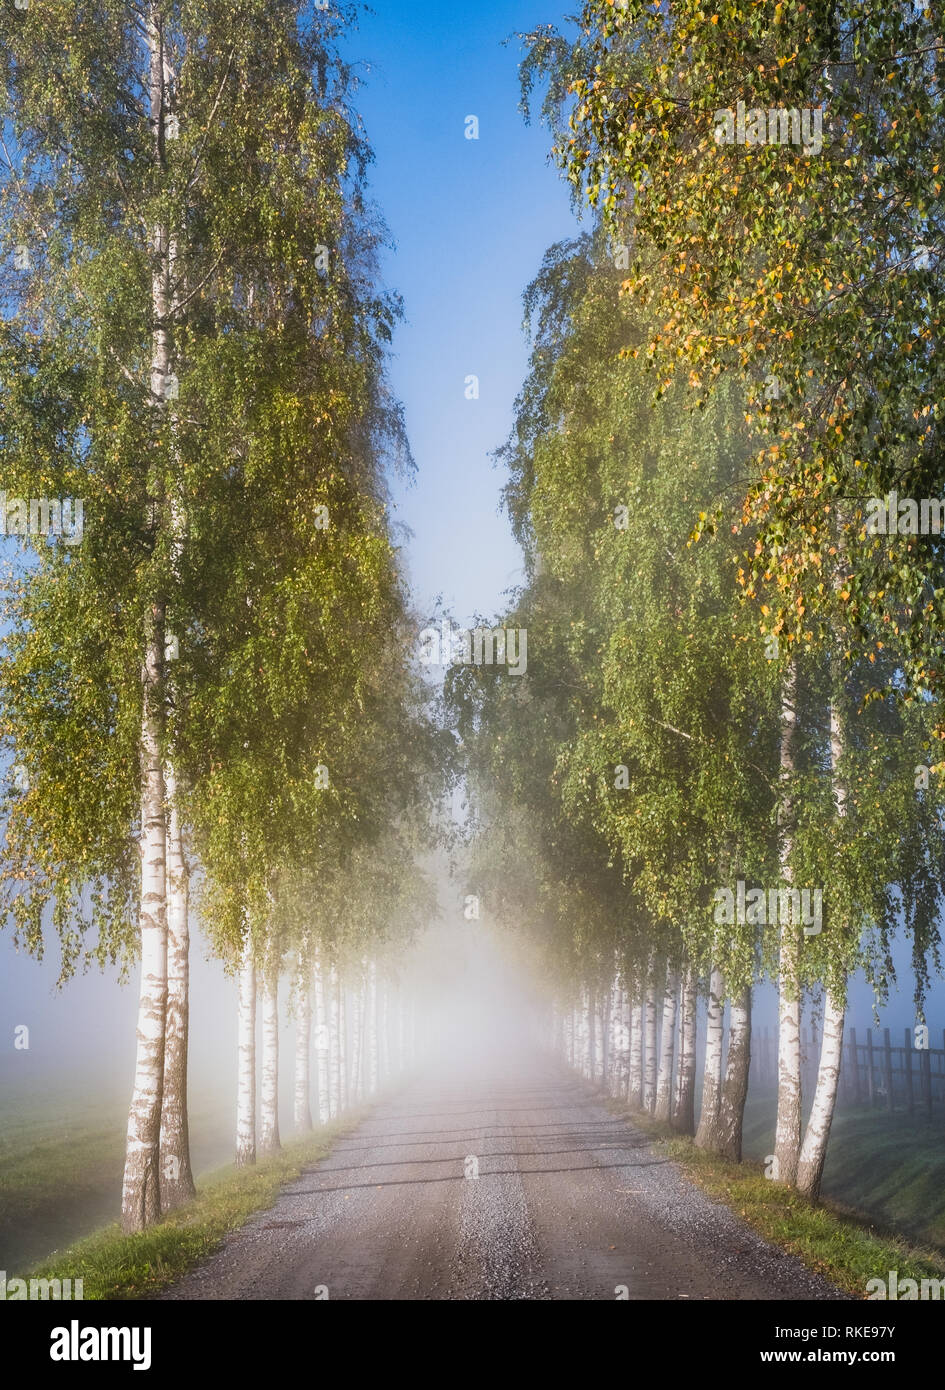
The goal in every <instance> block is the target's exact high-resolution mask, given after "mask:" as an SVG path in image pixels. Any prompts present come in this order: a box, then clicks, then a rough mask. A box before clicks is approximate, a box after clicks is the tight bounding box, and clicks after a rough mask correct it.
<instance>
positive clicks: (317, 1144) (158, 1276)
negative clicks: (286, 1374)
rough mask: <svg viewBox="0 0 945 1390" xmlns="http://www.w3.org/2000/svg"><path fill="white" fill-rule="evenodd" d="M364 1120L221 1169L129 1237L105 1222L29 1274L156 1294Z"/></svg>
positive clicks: (113, 1291) (347, 1120) (86, 1290)
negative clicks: (249, 1164)
mask: <svg viewBox="0 0 945 1390" xmlns="http://www.w3.org/2000/svg"><path fill="white" fill-rule="evenodd" d="M361 1118H362V1116H361V1113H359V1112H357V1111H352V1112H351V1113H350V1114H347V1115H345V1117H344V1120H343V1121H338V1122H336V1123H335V1124H331V1125H324V1126H322V1127H320V1128H319V1129H317V1130H316V1131H315V1133H314V1134H313V1135H311V1136H308V1137H306V1138H304V1139H298V1140H293V1141H291V1142H289V1143H287V1144H286V1145H285V1147H284V1148H283V1149H282V1151H281V1153H278V1154H276V1155H274V1156H273V1157H271V1158H266V1159H262V1160H261V1161H260V1162H259V1163H257V1164H256V1166H255V1167H254V1168H236V1167H234V1166H233V1165H232V1164H231V1165H228V1166H227V1167H225V1168H220V1169H217V1170H216V1172H213V1173H210V1174H208V1175H207V1176H206V1177H205V1178H204V1179H203V1180H202V1181H201V1183H200V1186H199V1189H198V1192H197V1196H196V1198H195V1199H194V1201H192V1202H190V1203H189V1204H188V1205H187V1206H186V1207H181V1208H180V1210H178V1211H175V1212H171V1213H170V1214H169V1215H167V1216H165V1217H163V1218H162V1219H161V1220H160V1221H159V1222H158V1223H157V1224H156V1225H154V1226H152V1227H150V1228H149V1229H148V1230H147V1231H141V1232H139V1233H138V1234H136V1235H131V1236H125V1235H122V1233H121V1229H120V1227H119V1226H118V1225H117V1224H115V1225H111V1226H106V1227H104V1228H103V1229H102V1230H100V1231H96V1232H95V1234H94V1235H91V1236H87V1237H86V1238H85V1239H84V1240H80V1241H77V1242H76V1243H75V1244H74V1245H70V1246H67V1247H66V1248H65V1249H64V1250H60V1251H57V1252H54V1253H53V1254H52V1255H50V1256H49V1257H48V1259H45V1260H43V1261H42V1263H41V1264H39V1265H37V1266H36V1267H35V1268H34V1269H32V1270H31V1271H30V1275H31V1276H32V1277H33V1278H46V1279H54V1278H55V1279H81V1280H82V1281H83V1294H84V1297H85V1298H86V1299H134V1298H151V1297H153V1296H154V1295H155V1294H156V1293H159V1292H160V1291H161V1290H162V1289H165V1288H167V1287H168V1285H169V1284H173V1283H174V1282H175V1281H176V1280H178V1279H180V1278H181V1276H182V1275H184V1274H186V1273H187V1272H188V1270H191V1269H193V1268H194V1267H195V1266H196V1265H198V1264H200V1263H202V1261H204V1260H205V1259H206V1258H207V1257H208V1256H209V1255H211V1254H213V1252H214V1250H216V1249H217V1247H218V1246H219V1245H220V1242H221V1241H222V1240H223V1237H224V1236H225V1235H226V1234H227V1232H228V1231H232V1230H235V1229H236V1228H237V1227H238V1226H242V1225H243V1223H244V1222H245V1221H247V1220H248V1219H249V1217H251V1216H252V1215H253V1214H254V1213H255V1212H258V1211H264V1210H265V1209H266V1208H268V1207H271V1206H272V1205H273V1203H274V1201H275V1199H276V1197H277V1196H278V1195H279V1192H280V1190H281V1188H282V1187H283V1185H284V1184H285V1183H287V1182H291V1181H292V1180H293V1179H294V1178H297V1177H299V1176H301V1174H302V1172H303V1170H304V1169H305V1168H307V1167H308V1166H309V1165H310V1164H312V1163H315V1162H317V1161H318V1160H319V1159H321V1158H324V1157H325V1156H326V1154H328V1152H329V1151H330V1149H331V1146H332V1144H333V1143H334V1141H335V1140H336V1139H337V1138H339V1136H340V1135H342V1134H346V1133H348V1132H349V1131H350V1130H351V1129H353V1128H354V1127H355V1126H356V1125H357V1124H358V1122H359V1120H360V1119H361Z"/></svg>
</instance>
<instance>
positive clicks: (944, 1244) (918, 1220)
mask: <svg viewBox="0 0 945 1390" xmlns="http://www.w3.org/2000/svg"><path fill="white" fill-rule="evenodd" d="M775 1105H776V1100H775V1097H774V1094H773V1093H771V1094H770V1095H769V1096H767V1097H765V1096H763V1095H762V1096H759V1097H757V1098H755V1097H750V1098H749V1103H748V1105H747V1107H746V1110H745V1141H744V1151H745V1155H746V1157H749V1158H756V1159H761V1158H763V1157H764V1155H765V1154H769V1153H771V1152H772V1148H773V1144H774V1120H773V1116H774V1112H775ZM823 1195H824V1197H825V1198H826V1200H827V1201H828V1202H830V1203H832V1204H833V1205H835V1206H837V1207H840V1208H842V1209H843V1210H844V1211H854V1212H857V1213H859V1214H861V1215H865V1216H868V1217H869V1218H870V1219H871V1220H872V1221H873V1223H874V1225H876V1226H877V1227H879V1228H882V1229H883V1230H885V1231H889V1232H893V1233H895V1234H896V1235H902V1236H907V1237H908V1238H909V1239H910V1240H913V1241H916V1242H918V1243H919V1244H920V1245H931V1246H933V1247H935V1248H937V1249H938V1250H939V1251H941V1252H943V1253H945V1133H943V1126H942V1119H941V1116H940V1115H939V1114H936V1116H935V1120H934V1121H933V1123H932V1124H931V1125H929V1124H927V1123H926V1121H925V1120H922V1119H917V1118H913V1119H910V1118H909V1116H908V1115H907V1114H906V1113H904V1112H902V1113H899V1112H895V1113H893V1114H891V1115H890V1114H888V1113H887V1112H886V1111H884V1110H879V1109H877V1110H869V1109H865V1108H863V1109H856V1110H841V1111H839V1113H838V1114H837V1115H836V1117H835V1119H834V1122H833V1127H832V1129H831V1131H830V1145H829V1148H828V1150H827V1162H826V1165H825V1168H824V1181H823Z"/></svg>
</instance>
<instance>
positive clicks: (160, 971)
mask: <svg viewBox="0 0 945 1390" xmlns="http://www.w3.org/2000/svg"><path fill="white" fill-rule="evenodd" d="M145 32H146V37H147V46H148V76H147V84H148V103H149V107H150V112H151V115H152V118H153V121H154V129H155V145H156V150H158V151H159V150H160V146H161V142H162V129H161V126H162V121H163V100H164V54H163V46H162V43H161V38H160V26H159V23H158V8H157V5H156V3H154V0H152V3H150V4H149V5H148V9H147V12H146V15H145ZM151 252H152V262H151V263H152V267H153V269H152V275H151V301H152V309H153V313H154V321H155V323H156V324H158V327H157V328H156V329H155V330H154V331H153V333H152V340H151V383H152V390H153V389H154V387H155V385H157V387H158V399H159V401H160V402H161V403H162V404H163V400H164V389H165V388H164V382H165V373H166V371H167V363H168V337H167V330H166V327H165V326H164V325H165V323H166V318H167V310H168V304H169V300H168V286H169V268H168V261H167V256H168V237H167V232H166V229H165V228H164V227H163V226H158V227H155V228H154V229H153V230H152V245H151ZM148 481H149V484H150V483H151V479H150V478H149V480H148ZM157 486H158V484H157V480H155V481H154V487H155V490H156V489H157ZM156 500H159V499H157V498H156ZM164 624H165V601H164V599H163V598H161V599H156V600H155V601H154V602H153V603H152V604H151V606H150V608H149V611H148V615H147V619H146V624H145V631H144V641H143V656H142V665H141V695H142V699H141V740H140V744H139V762H140V774H141V789H140V815H141V838H140V850H141V898H140V904H139V909H138V930H139V936H140V948H141V985H140V990H139V995H138V1025H137V1046H136V1055H135V1078H134V1086H133V1090H132V1095H131V1106H130V1108H129V1112H128V1133H127V1141H126V1146H125V1171H124V1178H123V1182H122V1199H121V1226H122V1230H123V1231H124V1232H125V1233H126V1234H130V1233H132V1232H134V1231H141V1230H143V1229H144V1228H145V1227H146V1226H148V1225H150V1224H151V1223H152V1222H154V1221H156V1220H157V1218H158V1217H159V1216H160V1214H161V1193H160V1185H161V1176H160V1147H161V1105H162V1099H163V1089H164V1032H165V1026H166V1017H167V896H166V895H167V883H166V875H167V859H166V856H167V846H166V835H167V831H166V825H165V815H164V769H163V767H162V764H161V744H162V740H163V733H164V711H163V709H162V707H161V697H160V694H159V692H160V689H161V685H162V682H163V677H164Z"/></svg>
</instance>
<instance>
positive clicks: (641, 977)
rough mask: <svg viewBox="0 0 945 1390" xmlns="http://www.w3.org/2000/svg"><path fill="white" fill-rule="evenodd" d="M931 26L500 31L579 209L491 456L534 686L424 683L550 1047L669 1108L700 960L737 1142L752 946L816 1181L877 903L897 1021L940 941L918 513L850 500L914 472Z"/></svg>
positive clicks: (938, 817) (781, 1113) (612, 9)
mask: <svg viewBox="0 0 945 1390" xmlns="http://www.w3.org/2000/svg"><path fill="white" fill-rule="evenodd" d="M942 54H943V35H942V33H941V31H940V24H939V21H938V20H936V19H935V18H934V17H933V16H932V15H931V14H930V12H927V11H923V10H921V9H919V8H918V7H914V6H911V5H910V6H898V5H897V6H892V7H887V9H886V10H885V11H884V12H883V13H881V14H870V15H868V16H866V15H864V14H863V12H862V9H861V7H859V6H853V5H850V6H847V5H845V4H833V3H831V4H823V5H817V6H814V7H810V6H807V7H803V8H798V7H793V8H792V7H787V6H782V5H780V4H778V5H774V4H764V5H750V6H748V5H742V4H739V3H737V0H733V3H731V4H725V5H721V6H719V7H718V10H717V12H714V13H712V14H710V15H707V14H706V13H705V12H703V10H702V9H701V8H700V6H698V5H696V4H690V3H686V2H685V0H684V2H683V3H680V4H676V3H670V4H668V5H663V6H659V7H657V8H656V9H654V8H653V7H652V6H645V5H643V4H642V3H640V4H638V3H635V0H626V2H625V3H621V4H619V5H609V4H606V3H596V0H591V3H588V4H586V5H585V6H584V9H583V12H582V17H581V26H580V33H579V35H578V37H577V38H576V39H574V38H571V37H565V36H562V35H560V34H558V33H557V32H555V31H554V30H551V29H545V30H541V31H539V32H538V33H536V34H533V35H531V36H529V53H528V57H527V58H526V61H525V64H524V68H523V88H524V94H525V101H526V110H527V107H528V102H529V99H530V96H531V93H532V91H533V88H534V85H535V84H536V83H539V82H544V83H545V84H546V97H545V101H544V106H543V112H544V115H545V117H546V118H547V120H548V121H549V123H550V126H551V129H552V133H553V138H554V152H555V155H556V157H557V159H558V161H559V162H560V164H561V166H562V167H563V169H564V170H565V172H566V174H567V176H568V178H569V179H570V180H571V182H572V185H573V187H574V192H575V198H576V200H577V201H578V202H579V203H580V202H584V201H587V202H589V203H590V204H591V205H592V206H593V207H594V208H596V209H597V212H596V214H595V219H594V221H595V226H594V230H593V232H591V233H588V234H586V235H584V236H583V237H581V238H579V239H577V240H575V241H573V242H570V243H567V244H565V245H559V246H556V247H554V248H552V250H551V251H549V253H548V255H547V256H546V258H545V261H544V264H543V266H542V269H541V272H540V274H539V275H538V277H537V279H536V280H535V282H534V283H533V285H532V286H531V288H530V289H529V291H528V294H527V296H526V315H527V321H528V323H529V325H530V327H531V331H532V341H533V352H532V359H531V367H530V372H529V376H528V379H527V381H526V383H525V386H524V388H523V391H522V393H521V396H520V398H519V402H518V409H517V419H516V425H515V428H514V431H513V434H512V436H511V439H510V441H509V443H508V445H507V446H506V448H505V449H504V450H503V451H502V458H503V459H504V461H505V463H506V464H507V466H508V468H509V472H510V482H509V485H508V490H507V503H508V508H509V512H510V516H511V518H512V522H513V525H514V527H515V530H516V533H517V535H518V538H519V540H520V541H521V543H522V545H523V547H524V549H525V552H526V556H527V557H528V575H529V578H528V582H527V584H526V585H525V586H524V588H523V590H522V591H521V593H520V594H519V596H518V598H517V601H516V602H515V604H514V606H513V607H512V609H511V611H510V612H508V613H507V614H505V615H504V617H503V619H502V621H503V623H504V625H505V626H507V627H509V626H519V627H523V628H527V629H528V630H529V637H530V641H529V649H530V650H529V672H528V678H527V681H522V682H520V683H517V682H515V681H511V680H507V679H503V678H502V677H501V676H500V675H497V674H496V673H495V672H490V671H483V670H476V669H474V668H465V669H464V670H463V671H461V672H456V673H453V674H452V676H451V678H450V692H451V696H452V699H453V700H454V702H455V707H456V711H457V716H458V718H459V720H460V727H461V731H462V734H463V738H464V742H465V744H466V750H467V757H468V765H469V768H470V781H471V785H472V787H473V791H474V806H475V812H476V817H477V821H478V825H477V829H478V831H479V834H478V840H477V856H478V858H477V863H476V865H475V868H474V876H475V881H476V883H477V885H479V884H482V885H483V887H484V891H486V892H489V893H491V894H492V895H493V898H494V901H495V903H496V905H497V906H501V908H502V909H503V910H504V911H505V912H506V913H507V914H509V915H511V916H512V917H514V918H517V919H519V920H521V921H522V922H523V923H525V924H527V925H529V926H530V927H531V929H532V931H533V932H534V933H535V934H536V936H537V937H538V939H539V940H540V942H541V943H542V945H543V948H544V951H545V955H546V959H547V962H548V966H549V969H550V970H551V971H552V973H553V976H554V978H555V980H556V982H557V989H558V993H559V1006H558V1014H557V1018H558V1023H557V1033H558V1038H559V1043H560V1045H561V1046H562V1047H565V1048H566V1049H567V1051H568V1054H569V1056H571V1057H572V1058H576V1059H577V1060H578V1062H579V1063H580V1064H581V1065H582V1066H583V1068H584V1069H585V1071H588V1072H589V1073H590V1074H593V1075H595V1076H606V1075H607V1066H608V1060H607V1055H606V1049H607V1047H608V1046H609V1047H610V1051H611V1057H613V1053H614V1050H615V1044H614V1042H613V1040H612V1038H611V1032H612V1027H611V1025H612V1023H615V1024H616V1028H617V1034H616V1036H618V1037H619V1039H620V1043H619V1048H617V1050H618V1051H619V1052H620V1053H621V1055H624V1054H625V1063H626V1065H625V1079H624V1083H623V1084H624V1086H627V1085H629V1089H630V1093H631V1094H632V1095H634V1096H636V1097H638V1098H639V1100H640V1102H641V1103H645V1104H646V1105H647V1106H648V1107H649V1108H650V1109H652V1110H653V1111H654V1112H655V1113H658V1114H659V1115H660V1116H661V1117H662V1118H664V1119H667V1118H675V1121H676V1123H677V1124H679V1125H680V1127H681V1128H683V1129H686V1130H691V1129H692V1128H693V1127H694V1125H693V1095H694V1091H695V1077H694V1056H695V1053H694V1029H695V1010H696V995H697V990H701V991H702V992H703V993H704V994H705V996H706V998H707V1008H708V1036H707V1046H706V1053H705V1071H704V1077H703V1085H702V1110H701V1120H700V1126H699V1131H698V1136H697V1138H698V1142H700V1143H701V1144H704V1145H705V1146H707V1147H710V1148H713V1149H715V1150H718V1151H720V1152H725V1153H729V1154H731V1155H733V1156H738V1155H739V1154H740V1149H741V1123H742V1118H741V1117H742V1110H743V1107H744V1101H745V1095H746V1092H747V1078H748V1065H749V1039H750V1010H751V991H752V987H753V985H754V984H755V982H756V981H757V980H758V979H759V978H763V977H764V976H769V977H770V978H771V979H773V980H775V981H776V982H777V988H778V997H779V1028H778V1032H779V1046H778V1102H777V1106H778V1108H777V1131H776V1146H775V1147H776V1159H777V1164H776V1170H777V1175H778V1177H779V1180H780V1181H782V1182H786V1183H789V1184H796V1185H797V1186H798V1187H800V1188H801V1190H803V1191H804V1192H805V1193H807V1194H809V1195H816V1193H817V1191H818V1189H819V1184H820V1178H821V1173H822V1169H823V1163H824V1157H825V1154H826V1146H827V1141H828V1138H829V1132H830V1123H831V1118H832V1114H833V1107H834V1102H835V1098H836V1090H837V1076H838V1072H839V1065H840V1057H841V1051H840V1048H841V1040H842V1033H843V1020H844V1009H845V1002H846V992H847V982H848V979H849V977H850V975H851V973H852V972H853V971H855V970H863V971H865V973H866V975H867V977H868V978H869V979H870V980H871V982H872V983H873V986H874V988H875V990H876V993H877V996H878V997H879V998H883V997H884V996H885V993H886V990H887V989H888V986H889V983H890V980H891V978H892V961H891V953H890V942H891V938H892V934H893V932H894V931H895V930H897V929H903V930H905V931H906V932H907V933H908V934H909V936H910V938H911V941H912V947H913V963H914V966H915V971H916V980H917V991H916V1008H917V1019H918V1020H921V1019H922V1017H923V1014H922V1007H923V999H924V996H925V991H926V987H927V984H928V980H929V975H930V971H932V970H933V969H936V968H937V967H938V965H939V957H938V947H939V936H938V927H937V915H938V909H939V906H940V895H941V881H942V868H943V862H945V861H943V853H945V841H943V835H942V831H943V820H942V797H941V790H940V785H939V781H938V775H939V772H940V769H941V751H940V750H941V737H942V731H943V730H942V725H943V721H942V716H941V708H940V699H941V689H942V650H943V644H942V637H943V635H945V634H943V625H942V613H941V599H942V596H943V594H945V587H943V583H942V577H941V576H942V544H943V541H942V536H941V534H934V533H932V534H928V535H911V534H892V535H881V534H878V533H877V532H876V530H875V528H872V527H871V526H870V525H869V524H868V519H869V516H870V514H871V508H870V499H872V498H875V497H879V498H884V497H885V495H886V493H887V492H889V491H890V490H892V489H894V488H895V489H897V490H898V492H899V493H900V494H901V495H905V496H911V497H918V496H932V497H934V498H938V497H940V496H941V495H942V492H943V479H942V474H941V463H940V457H939V454H940V439H939V431H940V419H939V417H940V410H941V400H942V392H941V389H940V387H941V383H940V381H939V377H938V374H939V373H940V371H941V366H940V360H939V359H940V354H936V353H935V351H934V348H935V346H936V345H937V336H938V334H937V330H938V328H939V314H940V306H941V303H942V288H943V286H942V284H941V277H942V258H941V253H942V249H943V244H942V236H941V222H940V216H941V199H940V193H941V184H940V181H939V178H938V167H937V164H936V163H935V158H936V156H935V154H934V150H935V148H936V147H937V144H936V133H937V135H938V136H940V134H941V129H942V118H943V107H942V93H941V87H940V82H939V76H940V64H941V61H942ZM739 102H743V103H744V105H745V107H747V108H749V109H751V108H759V109H762V110H764V111H766V112H767V111H769V109H772V108H774V109H775V110H777V109H781V108H786V109H798V108H805V109H808V108H812V107H813V108H821V107H822V108H823V109H824V117H823V119H824V130H825V137H824V145H823V149H822V150H821V151H820V152H817V153H815V152H814V151H813V150H807V151H805V150H804V149H803V148H800V147H798V146H792V145H790V144H780V145H778V144H770V145H758V146H755V147H752V146H750V145H748V146H746V145H745V144H741V145H739V144H738V143H732V144H730V145H729V144H726V143H720V142H719V141H718V139H717V138H716V134H715V132H716V130H717V120H718V113H719V111H720V109H723V110H724V109H726V108H731V109H732V110H733V111H734V110H736V109H737V107H738V103H739ZM906 111H908V112H909V116H908V119H905V117H904V114H903V113H904V112H906ZM927 141H931V147H930V148H927V147H926V144H925V142H927ZM874 510H875V509H874ZM536 883H537V884H538V892H537V895H536V894H535V893H534V892H533V891H532V890H533V885H534V884H536ZM805 996H807V997H809V998H812V999H814V1000H817V1001H819V1004H820V1007H822V1009H823V1013H824V1027H823V1045H822V1051H821V1057H820V1067H819V1075H818V1081H817V1086H816V1090H815V1094H814V1096H813V1098H812V1103H811V1106H810V1111H809V1116H808V1120H807V1123H806V1127H805V1126H804V1125H803V1124H802V1118H803V1110H802V1096H801V1051H800V1013H801V1008H802V1001H803V999H804V998H805ZM660 1001H662V1008H661V1009H660ZM726 1003H727V1005H728V1019H729V1027H728V1052H727V1064H726V1069H725V1075H724V1077H723V1071H722V1065H723V1055H724V1048H723V1041H724V1038H723V1031H724V1030H723V1023H724V1010H725V1005H726ZM575 1008H576V1010H577V1011H576V1013H575V1012H574V1010H575ZM658 1019H659V1020H661V1022H660V1033H659V1036H658V1035H657V1022H658ZM602 1042H603V1045H604V1051H602V1050H601V1043H602ZM641 1046H642V1049H643V1053H644V1056H645V1064H644V1067H643V1070H642V1071H641V1062H640V1055H641ZM674 1051H675V1052H676V1053H677V1055H678V1062H677V1064H676V1072H675V1075H676V1078H677V1079H676V1082H675V1088H673V1086H672V1084H671V1078H672V1077H673V1075H674V1072H673V1065H674V1063H673V1058H674ZM601 1069H603V1070H601ZM674 1089H675V1093H674Z"/></svg>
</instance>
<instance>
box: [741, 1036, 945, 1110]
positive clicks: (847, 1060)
mask: <svg viewBox="0 0 945 1390" xmlns="http://www.w3.org/2000/svg"><path fill="white" fill-rule="evenodd" d="M941 1036H942V1042H943V1046H942V1047H932V1046H931V1044H932V1042H933V1041H934V1037H935V1035H934V1033H933V1030H932V1029H931V1028H930V1029H929V1035H928V1041H929V1044H930V1046H929V1047H927V1048H919V1047H916V1038H915V1035H914V1033H913V1031H912V1029H911V1028H906V1029H905V1030H904V1036H903V1041H902V1043H901V1044H900V1045H899V1046H896V1045H895V1044H894V1043H893V1040H892V1036H891V1033H890V1030H889V1029H888V1028H884V1029H882V1032H881V1033H880V1031H879V1030H878V1029H875V1028H868V1029H866V1030H861V1031H860V1033H859V1035H857V1030H856V1029H855V1028H848V1029H847V1032H846V1037H845V1038H844V1043H843V1062H842V1064H841V1067H840V1089H839V1092H838V1095H837V1103H838V1105H844V1106H851V1105H870V1106H874V1107H875V1108H877V1109H884V1110H904V1111H906V1112H907V1113H908V1114H910V1115H916V1114H918V1115H922V1114H924V1115H925V1117H926V1119H928V1120H931V1119H932V1113H933V1107H934V1106H941V1107H943V1108H945V1032H943V1033H942V1035H941ZM819 1060H820V1035H819V1033H818V1031H817V1029H816V1028H812V1029H811V1030H810V1031H808V1029H806V1028H804V1029H802V1030H801V1075H802V1082H803V1086H804V1093H805V1095H811V1094H812V1093H813V1088H814V1086H815V1085H816V1082H817V1064H818V1062H819ZM777 1079H778V1038H777V1033H776V1032H774V1033H772V1031H771V1030H769V1029H768V1028H763V1029H754V1030H753V1031H752V1035H751V1073H750V1080H751V1082H752V1083H753V1084H756V1085H758V1086H761V1087H771V1086H776V1085H777Z"/></svg>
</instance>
